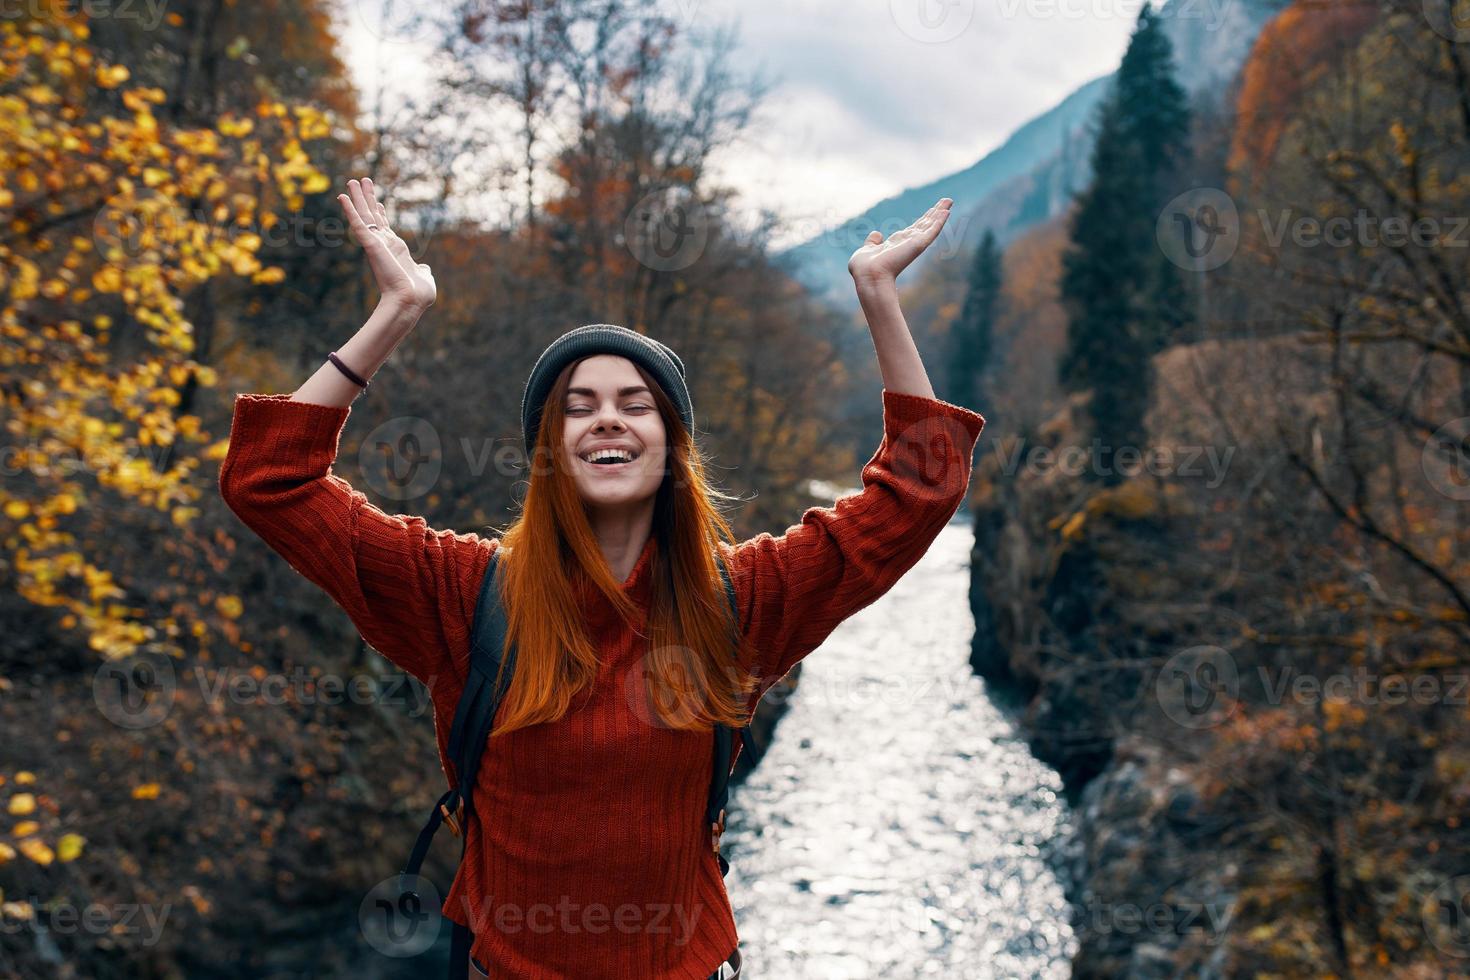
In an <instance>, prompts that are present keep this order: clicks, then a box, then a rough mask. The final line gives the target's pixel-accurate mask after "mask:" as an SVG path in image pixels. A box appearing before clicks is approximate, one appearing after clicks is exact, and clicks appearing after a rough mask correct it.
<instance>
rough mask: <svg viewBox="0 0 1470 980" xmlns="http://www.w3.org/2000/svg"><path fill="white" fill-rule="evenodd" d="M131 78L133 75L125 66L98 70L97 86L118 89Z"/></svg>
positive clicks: (112, 66)
mask: <svg viewBox="0 0 1470 980" xmlns="http://www.w3.org/2000/svg"><path fill="white" fill-rule="evenodd" d="M131 77H132V74H131V73H130V72H129V71H128V69H127V66H125V65H111V66H109V67H107V68H98V69H97V84H98V85H100V86H102V87H103V88H117V87H118V86H119V85H121V84H122V83H123V82H126V81H127V80H128V79H129V78H131Z"/></svg>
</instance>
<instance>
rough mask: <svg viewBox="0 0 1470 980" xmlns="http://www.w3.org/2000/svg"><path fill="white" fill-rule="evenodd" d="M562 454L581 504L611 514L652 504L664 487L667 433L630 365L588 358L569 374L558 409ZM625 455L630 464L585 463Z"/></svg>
mask: <svg viewBox="0 0 1470 980" xmlns="http://www.w3.org/2000/svg"><path fill="white" fill-rule="evenodd" d="M562 414H563V420H564V422H563V426H562V450H563V452H564V458H565V462H566V464H567V467H568V471H569V472H570V473H571V474H572V477H573V479H574V480H575V481H576V484H577V490H578V491H579V492H580V493H581V495H582V499H583V501H585V502H586V503H587V505H588V506H589V507H590V508H592V509H593V510H598V509H601V510H615V509H619V508H625V507H628V506H631V505H642V504H644V503H645V502H647V501H650V500H651V499H652V498H653V496H654V495H655V494H656V493H657V492H658V488H659V484H661V483H662V482H663V478H664V470H665V465H664V463H665V459H666V457H667V454H668V446H667V442H666V438H667V432H666V430H665V428H664V421H663V416H661V415H660V414H659V411H658V403H657V402H655V401H654V399H653V392H651V391H649V389H648V385H647V383H646V382H644V380H643V378H642V377H641V376H639V374H638V371H637V369H635V368H634V367H633V362H632V361H630V360H628V359H627V358H626V357H619V356H617V355H615V354H598V355H596V356H594V357H589V358H587V359H586V360H585V361H583V362H582V363H581V364H578V365H577V367H576V368H575V369H574V370H573V371H572V377H571V381H570V385H569V389H568V392H567V400H566V404H565V405H564V406H563V408H562ZM606 448H618V449H624V450H626V451H627V452H626V453H623V454H621V456H622V458H624V459H626V457H627V454H628V453H631V454H632V456H633V459H632V461H631V462H616V463H610V462H603V463H594V462H589V457H591V458H593V459H595V458H597V456H596V455H595V454H594V450H601V449H606Z"/></svg>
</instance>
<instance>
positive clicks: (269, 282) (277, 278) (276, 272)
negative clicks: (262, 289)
mask: <svg viewBox="0 0 1470 980" xmlns="http://www.w3.org/2000/svg"><path fill="white" fill-rule="evenodd" d="M285 280H286V270H285V269H282V268H281V267H280V266H275V265H273V266H271V267H270V268H269V269H261V270H260V271H259V272H257V273H256V274H255V275H254V276H253V277H251V280H250V281H251V282H253V283H255V284H256V285H257V286H274V285H275V284H276V283H278V282H284V281H285Z"/></svg>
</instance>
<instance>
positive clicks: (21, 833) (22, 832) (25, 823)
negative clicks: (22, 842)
mask: <svg viewBox="0 0 1470 980" xmlns="http://www.w3.org/2000/svg"><path fill="white" fill-rule="evenodd" d="M40 829H41V825H40V824H38V823H36V821H34V820H22V821H21V822H20V823H18V824H16V825H15V829H13V830H12V831H11V832H10V833H11V835H12V836H14V837H29V836H30V835H31V834H34V833H35V832H36V831H38V830H40Z"/></svg>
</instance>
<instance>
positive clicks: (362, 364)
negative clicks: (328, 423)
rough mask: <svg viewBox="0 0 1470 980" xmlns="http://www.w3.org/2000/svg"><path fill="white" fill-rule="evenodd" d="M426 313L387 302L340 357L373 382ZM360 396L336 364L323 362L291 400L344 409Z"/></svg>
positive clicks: (385, 299) (343, 346)
mask: <svg viewBox="0 0 1470 980" xmlns="http://www.w3.org/2000/svg"><path fill="white" fill-rule="evenodd" d="M423 312H424V311H423V310H421V309H418V308H416V307H414V306H413V305H412V304H405V303H398V302H394V301H392V300H389V299H387V298H384V299H383V300H382V301H381V302H380V303H378V307H377V309H375V310H373V315H372V316H370V317H368V319H367V322H366V323H364V324H363V325H362V327H361V328H360V329H359V330H358V331H357V333H355V334H353V335H352V338H351V339H350V340H348V341H347V343H345V344H343V345H342V346H341V347H338V348H337V356H338V357H340V358H341V359H342V362H343V363H344V364H346V365H347V366H348V367H350V368H351V369H352V370H353V371H355V372H356V373H357V374H359V375H361V376H362V378H363V380H369V379H371V378H372V376H373V374H374V373H375V372H376V371H377V370H378V368H380V367H382V366H383V362H385V361H387V360H388V357H389V355H390V354H392V353H393V350H394V348H396V347H397V346H398V344H399V343H400V342H401V341H402V340H403V338H404V337H407V336H408V335H409V334H410V333H412V332H413V328H414V326H415V325H416V324H417V323H418V321H419V317H421V316H422V315H423ZM361 393H362V389H361V388H359V387H358V386H357V385H355V384H353V383H352V381H350V380H349V379H348V378H347V376H346V375H345V374H343V373H342V372H341V371H339V370H338V369H337V366H336V365H335V364H333V363H332V362H331V361H327V360H324V361H323V362H322V366H321V367H319V368H317V370H316V373H315V374H313V375H312V376H311V377H310V378H308V379H307V380H306V383H305V384H303V385H302V386H301V387H300V388H297V389H296V391H295V392H294V393H292V395H291V400H292V401H297V402H310V403H311V404H313V405H329V406H331V407H333V408H342V407H344V406H347V405H350V404H352V401H353V399H355V398H356V397H357V396H358V395H359V394H361Z"/></svg>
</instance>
